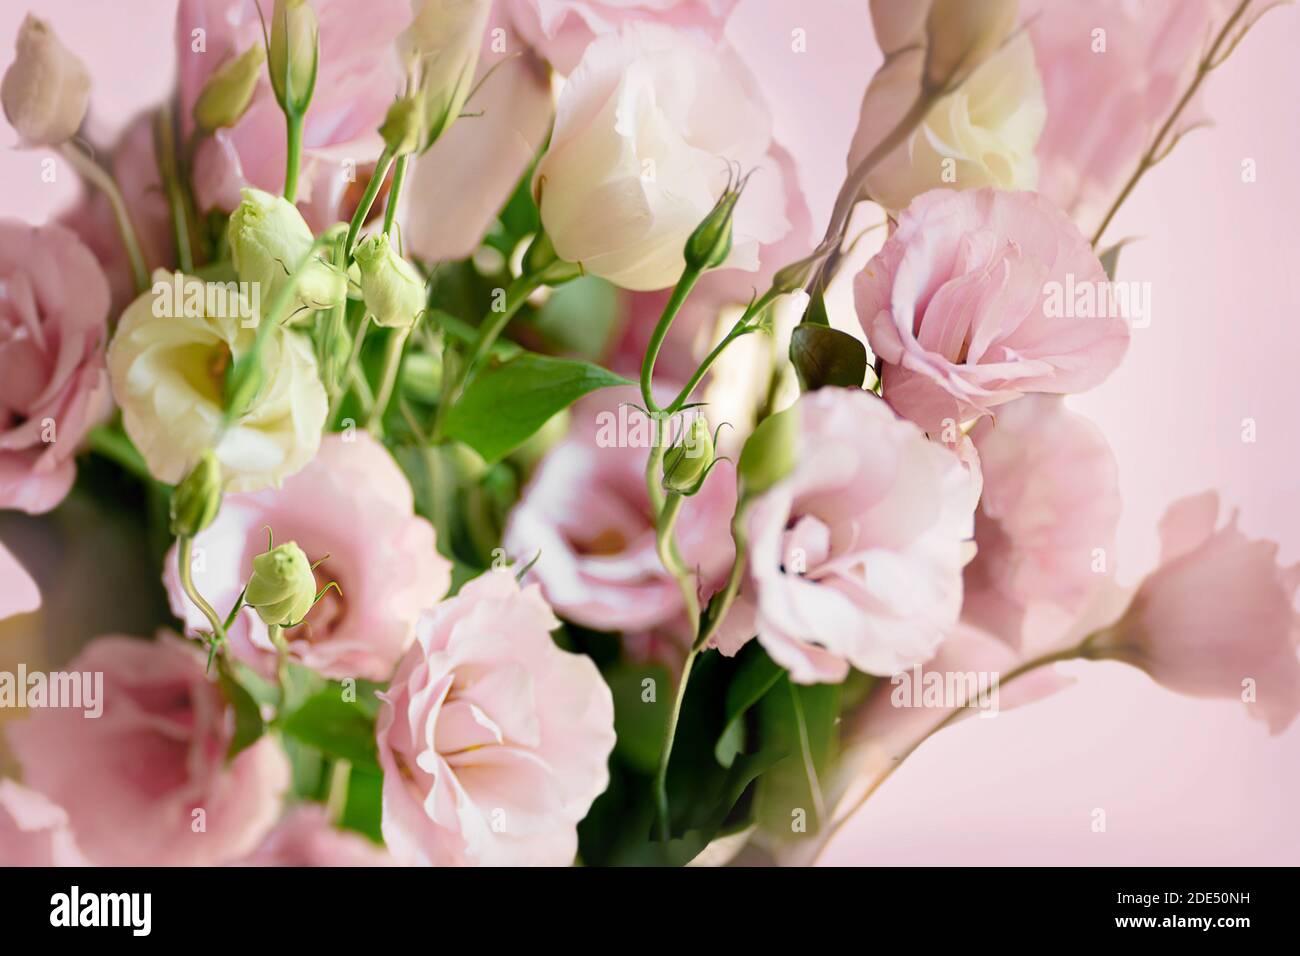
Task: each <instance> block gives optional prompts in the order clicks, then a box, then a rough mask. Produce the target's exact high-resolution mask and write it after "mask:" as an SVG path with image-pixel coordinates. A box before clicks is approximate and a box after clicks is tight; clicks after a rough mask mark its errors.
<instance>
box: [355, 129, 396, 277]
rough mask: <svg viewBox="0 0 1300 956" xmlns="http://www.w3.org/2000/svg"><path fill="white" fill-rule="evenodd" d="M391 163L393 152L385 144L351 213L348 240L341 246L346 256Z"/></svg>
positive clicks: (368, 213)
mask: <svg viewBox="0 0 1300 956" xmlns="http://www.w3.org/2000/svg"><path fill="white" fill-rule="evenodd" d="M392 164H393V154H392V152H391V151H390V150H389V148H388V147H387V146H385V147H384V151H383V152H382V153H380V154H379V159H378V160H377V161H376V162H375V171H374V172H373V173H371V174H370V182H369V183H367V184H366V191H365V193H364V194H363V195H362V197H361V202H360V203H359V204H358V205H357V209H356V212H354V213H353V214H352V222H351V223H350V224H349V225H348V241H347V242H346V243H345V244H344V246H343V252H344V254H345V255H347V256H351V255H352V250H353V249H355V248H356V246H357V236H358V235H360V233H361V227H362V226H364V225H365V224H366V220H367V219H368V218H369V217H370V209H371V207H373V206H374V204H375V197H376V196H378V195H379V190H380V188H381V187H382V186H383V185H384V178H385V177H386V176H387V175H388V167H389V166H391V165H392Z"/></svg>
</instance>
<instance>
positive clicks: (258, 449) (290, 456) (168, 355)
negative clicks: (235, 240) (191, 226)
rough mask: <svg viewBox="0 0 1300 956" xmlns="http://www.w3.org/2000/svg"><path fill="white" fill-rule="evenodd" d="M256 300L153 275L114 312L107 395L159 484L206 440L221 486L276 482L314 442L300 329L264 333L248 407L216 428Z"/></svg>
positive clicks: (311, 368)
mask: <svg viewBox="0 0 1300 956" xmlns="http://www.w3.org/2000/svg"><path fill="white" fill-rule="evenodd" d="M251 290H259V287H258V286H252V287H251V289H250V291H251ZM257 298H260V296H258V297H257ZM263 304H264V305H266V306H267V307H268V308H269V307H270V303H263ZM257 305H258V302H257V299H255V298H254V297H252V296H251V295H249V296H246V295H245V294H244V292H243V291H241V290H240V289H239V288H238V287H234V284H233V283H208V282H204V281H203V280H201V279H196V278H194V277H192V276H185V275H182V274H181V273H175V274H173V275H168V274H167V273H164V272H157V273H154V288H153V289H152V290H151V291H149V292H146V293H144V294H143V295H141V296H140V297H139V298H138V299H136V300H135V301H134V302H132V303H131V305H130V306H129V307H128V308H127V310H126V312H124V313H123V314H122V319H121V322H120V323H119V325H118V327H117V332H116V334H115V335H114V336H113V342H112V344H111V345H110V347H109V350H108V367H109V372H110V375H111V377H112V383H113V397H114V398H116V399H117V403H118V405H119V406H121V408H122V421H123V424H124V425H125V427H126V432H127V434H128V435H130V436H131V440H132V441H134V442H135V444H136V447H137V448H139V449H140V453H141V454H142V455H144V459H145V461H146V462H147V463H148V465H149V470H150V472H151V473H152V474H153V475H154V477H156V478H158V479H159V480H160V481H167V482H173V483H174V482H177V481H180V479H181V478H182V477H184V475H185V474H186V473H187V472H188V471H189V469H190V468H191V467H192V466H193V465H194V463H195V462H197V461H198V460H199V457H200V456H201V455H202V454H203V452H204V451H206V450H207V449H208V448H212V447H213V446H215V450H216V453H217V457H218V459H220V461H221V465H222V468H223V469H224V470H225V472H226V474H227V475H228V476H229V481H228V485H227V487H228V488H229V489H230V490H231V491H256V490H258V489H259V488H265V487H267V486H268V485H276V484H279V483H280V482H281V481H282V480H283V479H284V478H285V477H286V476H288V475H291V474H293V473H294V472H295V471H297V470H298V469H299V468H301V467H302V466H303V465H305V464H306V463H307V462H308V461H310V460H311V458H312V456H313V455H314V454H315V453H316V449H317V448H318V447H319V446H320V438H321V427H322V426H323V425H324V423H325V413H326V403H325V388H324V386H322V385H321V382H320V378H319V376H318V375H317V374H316V357H315V355H314V354H313V352H312V348H311V343H310V342H309V341H308V340H307V338H306V337H305V336H304V335H302V333H300V332H296V331H294V330H292V329H288V328H285V327H284V326H278V327H276V328H275V329H273V330H271V331H269V332H268V333H266V336H267V338H266V345H265V348H264V350H263V355H262V369H263V374H264V375H265V380H264V381H263V382H262V383H261V387H260V388H259V389H258V390H257V394H256V396H255V398H254V399H253V401H252V403H251V405H250V406H249V407H248V408H247V409H246V410H244V411H243V413H242V414H241V415H240V416H239V417H238V419H236V420H235V421H233V422H231V423H230V426H229V427H228V428H224V427H223V423H224V419H225V414H226V412H225V404H224V401H225V399H224V388H225V376H226V372H227V370H228V369H229V368H230V366H231V364H232V363H233V362H236V361H238V359H240V358H241V357H242V356H244V355H246V354H248V352H249V350H251V349H252V348H253V343H254V341H255V340H256V338H257V325H258V323H259V322H260V321H261V320H262V319H263V318H264V317H263V316H261V315H260V314H259V312H258V309H257Z"/></svg>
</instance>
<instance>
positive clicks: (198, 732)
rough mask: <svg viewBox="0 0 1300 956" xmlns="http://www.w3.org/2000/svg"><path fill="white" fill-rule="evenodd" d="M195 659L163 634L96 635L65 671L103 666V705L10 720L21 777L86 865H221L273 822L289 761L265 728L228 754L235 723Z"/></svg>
mask: <svg viewBox="0 0 1300 956" xmlns="http://www.w3.org/2000/svg"><path fill="white" fill-rule="evenodd" d="M203 664H204V661H203V654H202V653H201V652H200V651H199V650H198V649H197V648H195V647H194V646H192V645H189V644H186V643H184V642H182V641H180V640H179V639H177V638H176V637H174V636H171V635H166V634H164V635H162V636H161V637H160V639H159V640H156V641H152V642H151V641H142V640H137V639H135V638H130V637H116V636H111V637H100V638H97V639H96V640H94V641H92V642H91V643H90V644H89V645H87V647H86V648H85V650H83V651H82V652H81V653H80V654H79V655H78V656H77V657H76V659H75V660H73V661H72V663H71V664H70V665H69V668H68V669H69V670H71V671H83V672H89V673H92V674H93V673H95V672H102V673H103V675H104V684H103V708H104V710H103V714H102V715H101V716H100V717H99V718H98V719H93V720H92V719H87V718H86V717H85V716H83V714H82V713H81V711H78V710H68V709H46V710H38V711H35V712H34V713H33V715H32V716H31V717H29V718H28V719H27V720H25V721H23V722H22V723H18V724H14V725H13V726H12V727H10V728H9V731H8V732H9V741H10V744H11V745H12V747H13V751H14V753H15V754H16V755H17V757H18V761H19V763H20V764H21V765H22V770H23V781H24V783H25V784H26V785H27V786H29V787H31V788H32V789H33V790H36V791H38V792H39V793H41V794H43V795H44V796H46V797H48V798H49V799H50V800H52V801H54V803H56V804H57V805H58V806H60V807H62V808H63V810H64V811H65V812H66V813H67V817H68V821H69V825H70V827H71V829H72V833H73V835H74V836H75V838H76V841H77V845H78V846H80V848H81V851H82V852H83V853H85V855H86V856H87V857H88V858H89V859H90V860H91V861H92V862H94V863H96V864H100V865H106V866H140V865H152V866H182V865H202V864H212V863H223V862H228V861H231V860H234V859H236V858H237V857H239V856H242V855H243V854H245V853H247V852H248V851H249V850H251V849H252V848H253V847H254V846H255V845H256V844H257V842H258V841H259V840H260V839H261V838H262V836H263V835H264V834H265V833H266V831H267V830H269V829H270V827H271V825H272V823H274V821H275V818H276V815H277V813H278V812H279V805H280V800H281V798H282V797H283V796H284V793H285V791H286V789H287V788H288V785H289V765H288V761H287V760H286V759H285V756H284V754H283V752H281V751H280V749H279V747H278V746H277V745H276V743H275V741H274V740H272V739H271V738H269V737H267V738H263V739H262V740H260V741H258V742H257V743H255V744H253V745H252V746H251V747H249V748H248V749H246V750H244V751H242V752H241V753H240V754H239V755H238V756H236V757H235V758H234V760H233V761H229V762H228V761H227V757H226V754H227V751H228V750H229V748H230V741H231V736H232V734H233V732H234V720H233V716H232V715H231V713H230V711H229V709H228V705H227V703H226V700H225V698H224V697H223V696H222V693H221V690H220V689H219V688H218V686H217V684H216V682H215V681H213V680H209V679H208V678H207V677H206V676H205V675H204V668H203Z"/></svg>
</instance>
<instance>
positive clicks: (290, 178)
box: [284, 110, 303, 202]
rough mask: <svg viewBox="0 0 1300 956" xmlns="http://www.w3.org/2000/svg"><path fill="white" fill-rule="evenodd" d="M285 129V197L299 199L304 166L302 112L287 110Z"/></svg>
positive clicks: (291, 199)
mask: <svg viewBox="0 0 1300 956" xmlns="http://www.w3.org/2000/svg"><path fill="white" fill-rule="evenodd" d="M284 119H285V129H286V132H287V138H288V143H287V148H286V149H285V157H284V198H285V199H287V200H289V202H297V201H298V171H299V168H300V167H301V166H302V121H303V116H302V114H301V113H297V112H290V111H288V110H286V111H285V114H284Z"/></svg>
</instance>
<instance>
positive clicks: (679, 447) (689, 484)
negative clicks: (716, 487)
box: [663, 415, 713, 495]
mask: <svg viewBox="0 0 1300 956" xmlns="http://www.w3.org/2000/svg"><path fill="white" fill-rule="evenodd" d="M712 464H713V435H711V434H710V433H709V423H708V421H707V420H706V419H705V418H704V416H703V415H700V416H697V417H696V418H695V420H694V421H692V422H691V424H690V426H689V427H688V428H687V429H686V432H685V434H683V435H682V439H681V441H679V442H678V443H677V444H675V445H673V447H671V448H669V449H668V452H667V454H665V455H664V475H663V487H664V490H665V491H668V492H672V493H674V494H679V495H693V494H695V492H697V491H699V490H700V486H701V485H702V484H703V483H704V477H705V475H707V474H708V471H709V467H710V466H711V465H712Z"/></svg>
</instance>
